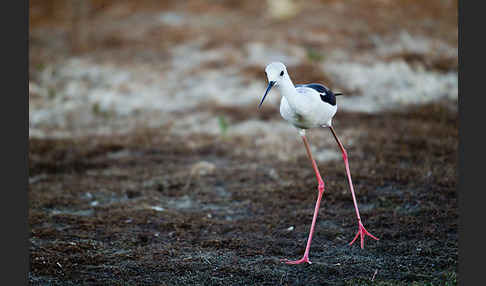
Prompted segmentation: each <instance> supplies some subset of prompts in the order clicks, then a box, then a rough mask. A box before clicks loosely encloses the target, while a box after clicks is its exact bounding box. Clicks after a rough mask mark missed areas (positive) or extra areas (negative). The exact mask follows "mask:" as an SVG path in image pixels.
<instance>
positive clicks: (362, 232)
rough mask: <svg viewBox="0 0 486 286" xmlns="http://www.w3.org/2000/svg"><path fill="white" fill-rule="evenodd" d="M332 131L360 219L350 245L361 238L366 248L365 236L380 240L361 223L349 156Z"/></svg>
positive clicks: (332, 130)
mask: <svg viewBox="0 0 486 286" xmlns="http://www.w3.org/2000/svg"><path fill="white" fill-rule="evenodd" d="M329 129H331V132H332V135H334V138H335V139H336V142H337V143H338V145H339V148H340V149H341V152H342V153H343V159H344V165H345V167H346V175H347V178H348V184H349V188H350V190H351V195H352V196H353V203H354V208H355V210H356V216H357V218H358V232H357V233H356V236H355V237H354V239H353V240H352V241H351V242H350V243H349V245H352V244H353V243H354V241H355V240H356V239H357V238H358V236H360V238H361V248H364V236H366V235H368V236H370V237H371V238H373V239H375V240H378V238H376V237H375V236H373V235H372V234H371V233H369V232H368V231H367V230H366V229H365V227H364V226H363V223H362V222H361V217H360V216H359V210H358V204H357V203H356V197H355V195H354V188H353V182H352V181H351V173H350V172H349V164H348V154H347V152H346V150H345V149H344V147H343V144H341V141H339V139H338V137H337V136H336V132H334V128H332V126H331V127H329Z"/></svg>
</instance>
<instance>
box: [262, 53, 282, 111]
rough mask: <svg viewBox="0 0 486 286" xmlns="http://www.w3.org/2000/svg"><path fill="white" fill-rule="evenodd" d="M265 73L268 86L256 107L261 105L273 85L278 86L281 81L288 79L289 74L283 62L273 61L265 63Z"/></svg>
mask: <svg viewBox="0 0 486 286" xmlns="http://www.w3.org/2000/svg"><path fill="white" fill-rule="evenodd" d="M265 74H266V75H267V79H268V86H267V90H266V91H265V95H263V98H262V101H261V102H260V105H258V107H260V106H261V105H262V103H263V101H264V100H265V97H266V96H267V94H268V92H270V89H272V87H273V86H279V85H280V84H281V83H282V82H283V81H285V80H289V79H290V77H289V74H288V73H287V68H286V67H285V65H284V64H283V63H280V62H273V63H271V64H269V65H267V67H266V68H265Z"/></svg>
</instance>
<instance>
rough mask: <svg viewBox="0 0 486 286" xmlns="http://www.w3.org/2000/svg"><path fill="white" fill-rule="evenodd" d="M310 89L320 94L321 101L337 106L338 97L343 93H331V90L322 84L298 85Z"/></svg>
mask: <svg viewBox="0 0 486 286" xmlns="http://www.w3.org/2000/svg"><path fill="white" fill-rule="evenodd" d="M300 86H301V87H308V88H312V89H314V90H315V91H317V92H318V93H319V95H320V96H321V100H322V101H324V102H327V103H329V104H330V105H333V106H334V105H336V96H338V95H341V93H336V94H334V92H332V91H331V89H330V88H328V87H326V86H325V85H323V84H320V83H309V84H298V85H296V87H300Z"/></svg>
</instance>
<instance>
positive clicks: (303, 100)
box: [280, 90, 337, 129]
mask: <svg viewBox="0 0 486 286" xmlns="http://www.w3.org/2000/svg"><path fill="white" fill-rule="evenodd" d="M297 96H298V100H296V101H295V104H293V105H292V106H290V104H289V102H288V100H287V98H286V97H285V96H282V100H281V101H280V115H282V117H283V118H284V119H285V120H287V121H288V122H289V123H291V124H292V125H294V126H296V127H298V128H302V129H309V128H315V127H327V126H331V124H332V118H333V116H334V115H335V114H336V111H337V105H334V106H332V105H330V104H328V103H327V102H324V101H322V100H321V98H320V96H319V94H318V93H317V92H315V91H314V90H310V91H306V90H304V91H301V90H299V92H298V95H297Z"/></svg>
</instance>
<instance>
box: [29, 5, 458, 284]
mask: <svg viewBox="0 0 486 286" xmlns="http://www.w3.org/2000/svg"><path fill="white" fill-rule="evenodd" d="M263 2H264V1H256V0H255V1H253V0H251V1H199V0H191V1H103V0H97V1H90V3H91V8H90V9H91V10H90V12H89V13H88V14H89V15H90V16H89V21H88V23H90V26H89V27H91V28H90V29H89V33H88V35H89V36H87V37H88V38H89V39H90V40H89V45H86V46H81V45H80V46H76V49H74V47H72V46H71V45H72V42H73V41H74V42H76V41H81V42H82V41H83V38H82V37H80V38H77V39H76V40H73V38H72V37H73V35H72V33H73V31H74V30H75V29H74V30H73V29H72V27H71V26H70V25H71V24H72V23H71V20H70V18H69V17H70V16H69V15H71V14H69V13H70V12H69V11H71V10H69V7H68V6H69V5H68V4H67V3H68V2H66V1H54V0H50V1H30V2H29V3H30V21H29V23H30V41H29V43H30V49H29V51H30V53H29V60H30V61H29V64H30V68H29V126H30V128H29V134H30V136H29V214H28V221H29V226H30V238H29V253H30V264H29V267H30V269H29V283H30V284H32V285H456V284H457V276H458V274H457V267H458V265H457V264H458V219H459V218H458V216H459V213H458V204H457V190H456V188H457V182H458V181H457V175H458V174H457V160H458V116H457V115H458V113H457V92H450V91H454V90H455V89H457V81H454V80H452V79H454V74H455V73H456V72H457V49H456V47H457V19H456V15H457V8H456V7H457V1H428V2H427V3H425V4H424V3H422V2H423V1H384V0H380V1H378V0H377V1H349V3H348V2H346V3H344V4H343V2H341V1H317V0H313V1H300V2H299V1H294V2H296V3H298V5H300V6H299V7H300V10H299V11H300V12H299V13H300V14H297V16H295V15H294V16H288V17H290V18H278V17H280V16H278V15H275V16H274V17H276V18H275V19H274V18H272V19H269V18H268V17H270V16H269V15H271V12H272V11H268V10H265V9H264V8H263ZM270 2H272V1H267V2H265V5H270ZM46 3H47V4H46ZM69 3H70V2H69ZM79 3H82V1H81V2H79ZM282 3H283V2H282ZM66 11H67V12H66ZM78 16H79V15H78ZM272 17H273V16H272ZM286 17H287V16H286ZM322 19H326V21H325V22H324V21H323V20H322ZM323 23H326V25H323ZM81 26H82V25H81ZM78 28H79V27H78ZM234 31H238V33H235V32H234ZM454 51H456V53H454ZM271 52H275V53H278V54H279V56H281V57H282V58H284V59H286V60H287V61H288V68H289V73H290V74H292V76H293V78H294V79H295V82H296V83H300V82H304V81H317V82H325V83H326V84H327V85H329V86H330V87H332V88H333V89H337V90H340V91H343V93H344V95H342V96H340V97H338V98H337V104H338V112H337V114H336V116H335V118H334V120H333V126H334V128H335V130H336V132H337V135H338V136H340V138H341V140H342V142H343V144H344V146H345V148H346V150H347V153H348V158H349V164H350V169H351V174H352V178H353V183H354V188H355V191H356V197H357V202H358V206H359V209H360V213H361V218H362V221H363V223H364V226H365V227H366V229H367V230H368V231H369V232H370V233H372V234H373V235H375V236H377V237H378V238H379V240H378V241H375V240H372V239H370V238H369V237H367V238H366V239H365V247H364V249H361V248H360V246H359V242H356V243H354V244H353V245H351V246H350V245H349V242H350V241H351V240H352V239H353V238H354V235H355V233H356V231H357V227H358V225H357V220H356V215H355V210H354V207H353V201H352V197H351V193H350V191H349V188H348V184H347V180H346V175H345V167H344V163H343V161H342V159H341V155H340V153H339V149H338V147H337V145H336V144H335V142H334V140H333V138H332V135H331V132H330V131H329V130H326V129H316V130H310V131H309V132H308V138H309V141H310V144H311V147H312V152H314V155H315V157H316V159H317V160H316V161H317V164H318V166H319V169H320V171H321V174H322V177H323V179H324V182H325V193H324V197H323V201H322V203H321V207H320V210H319V215H318V218H317V222H316V228H315V233H314V238H313V241H312V246H311V250H310V260H311V261H312V264H301V265H287V264H285V263H282V262H281V259H285V258H287V259H299V258H301V257H302V255H303V252H304V249H305V245H306V241H307V236H308V232H309V228H310V224H311V221H312V215H313V212H314V206H315V200H316V198H317V182H316V179H315V175H314V172H313V169H312V167H311V164H310V162H309V160H308V159H307V157H306V154H305V151H304V146H303V144H302V142H301V140H300V138H299V136H298V134H297V132H296V131H295V129H294V128H293V127H291V126H289V125H287V124H286V123H285V122H284V121H283V119H282V118H281V117H280V114H279V112H278V100H279V96H278V95H276V94H274V95H271V96H269V98H268V100H267V101H266V102H265V105H264V106H263V108H262V109H260V110H258V109H257V108H256V106H257V104H258V100H259V99H260V96H261V93H262V92H263V90H264V87H265V86H264V84H265V79H264V77H263V68H264V64H265V63H267V62H268V60H269V57H270V56H271V55H272V53H271ZM342 59H344V62H345V63H348V64H347V65H343V69H340V70H338V71H339V72H341V74H340V75H344V76H346V75H348V76H349V75H350V74H353V75H359V76H361V75H363V74H365V72H366V73H368V74H371V76H370V78H372V79H377V80H380V79H383V87H382V86H381V82H380V83H375V84H374V85H371V83H369V84H363V82H364V83H366V82H367V80H369V78H368V79H367V78H365V77H364V78H359V79H356V81H357V82H358V83H356V84H354V85H353V86H349V85H346V82H350V81H348V80H339V77H337V76H336V75H335V74H333V73H332V72H331V71H332V67H333V66H334V67H336V66H338V65H337V64H336V63H337V62H339V60H342ZM248 62H249V63H248ZM355 62H359V63H360V65H354V63H355ZM370 62H373V63H377V66H378V68H377V69H366V68H367V66H368V65H370V64H369V63H370ZM390 62H391V63H392V64H390V65H387V63H390ZM397 62H398V64H397ZM286 63H287V62H286ZM349 63H351V64H352V65H351V64H349ZM262 65H263V66H262ZM395 66H398V67H399V69H397V70H394V69H393V67H395ZM404 66H405V67H406V68H403V67H404ZM323 67H324V68H323ZM326 67H329V68H328V69H327V68H326ZM344 68H349V69H352V70H345V69H344ZM359 68H364V69H363V70H362V71H363V72H360V70H359ZM394 71H398V73H400V72H401V71H407V73H402V74H398V75H394V76H390V77H387V76H388V75H387V74H391V73H393V72H394ZM351 72H352V73H351ZM378 72H382V73H383V74H375V73H378ZM415 72H417V73H416V74H423V75H424V78H425V76H427V77H426V80H423V79H421V78H420V76H417V75H416V74H415ZM365 75H366V74H365ZM412 75H413V77H412ZM407 76H410V77H408V78H406V77H407ZM444 79H445V80H444ZM401 80H403V81H401ZM417 81H418V83H417ZM423 81H425V82H423ZM260 84H261V86H260ZM199 85H202V86H203V87H204V88H200V87H199ZM221 86H222V87H224V89H225V90H226V91H227V92H228V94H225V95H224V96H221V95H219V94H217V93H215V92H207V93H204V92H201V90H204V89H208V90H211V91H214V90H218V88H221ZM370 86H371V87H372V89H371V88H370V89H367V87H370ZM424 86H425V87H426V88H423V87H424ZM429 87H430V88H429ZM400 88H401V90H404V92H403V94H402V92H401V90H400V94H398V95H394V96H390V97H387V94H386V91H387V90H390V91H391V90H395V89H400ZM187 90H188V91H187ZM186 91H187V92H186ZM383 91H385V92H383ZM415 91H420V92H422V93H420V94H417V93H414V92H415ZM367 92H371V93H375V92H383V95H381V94H379V96H378V97H377V96H376V94H374V96H375V97H367V96H368V94H367ZM226 95H228V96H226ZM138 98H142V99H141V100H138V101H137V99H138ZM422 98H423V99H424V100H421V99H422ZM425 98H427V100H425ZM381 99H383V101H380V105H381V106H383V107H389V108H386V109H383V110H382V109H381V107H380V109H366V110H365V108H364V105H366V106H368V107H369V106H370V105H373V103H374V102H373V101H375V100H381ZM409 99H410V100H409ZM272 100H273V101H272ZM354 100H356V101H354ZM387 100H390V101H387ZM361 103H363V106H361ZM167 106H169V107H170V108H169V107H167ZM367 110H368V111H369V112H368V111H367ZM370 110H371V111H370Z"/></svg>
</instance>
